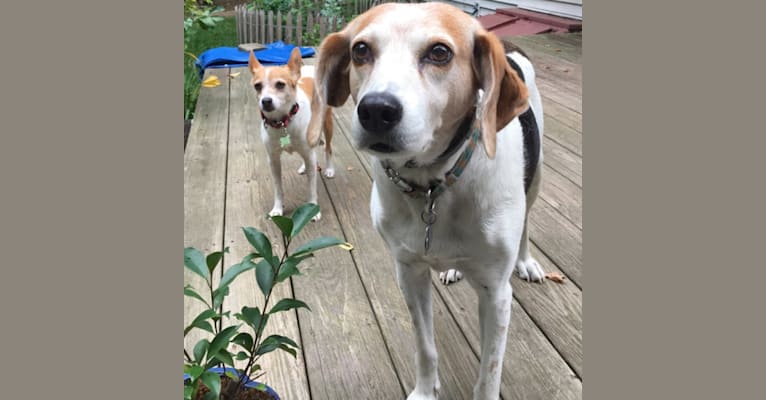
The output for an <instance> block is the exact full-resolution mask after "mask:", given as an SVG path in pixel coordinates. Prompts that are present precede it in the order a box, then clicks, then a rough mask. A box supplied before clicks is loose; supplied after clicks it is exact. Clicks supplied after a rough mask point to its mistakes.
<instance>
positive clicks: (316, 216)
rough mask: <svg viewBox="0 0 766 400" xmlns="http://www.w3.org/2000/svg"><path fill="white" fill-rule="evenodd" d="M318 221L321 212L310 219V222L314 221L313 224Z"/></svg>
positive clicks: (320, 217)
mask: <svg viewBox="0 0 766 400" xmlns="http://www.w3.org/2000/svg"><path fill="white" fill-rule="evenodd" d="M320 219H322V212H321V211H320V212H318V213H317V215H315V216H314V217H312V218H311V220H312V221H314V222H317V221H319V220H320Z"/></svg>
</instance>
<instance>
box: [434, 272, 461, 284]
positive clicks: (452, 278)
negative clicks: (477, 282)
mask: <svg viewBox="0 0 766 400" xmlns="http://www.w3.org/2000/svg"><path fill="white" fill-rule="evenodd" d="M461 279H463V273H462V272H460V271H458V270H456V269H448V270H447V271H445V272H439V280H440V281H441V283H443V284H445V285H449V284H450V283H455V282H457V281H459V280H461Z"/></svg>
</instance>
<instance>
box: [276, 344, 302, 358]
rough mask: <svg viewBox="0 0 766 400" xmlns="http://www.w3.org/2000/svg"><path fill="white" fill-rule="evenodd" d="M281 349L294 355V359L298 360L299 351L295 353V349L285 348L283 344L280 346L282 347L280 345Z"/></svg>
mask: <svg viewBox="0 0 766 400" xmlns="http://www.w3.org/2000/svg"><path fill="white" fill-rule="evenodd" d="M279 348H280V349H282V350H284V351H286V352H288V353H290V354H292V355H293V358H298V352H297V351H295V349H294V348H292V347H287V346H285V345H283V344H280V345H279Z"/></svg>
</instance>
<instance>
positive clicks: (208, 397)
mask: <svg viewBox="0 0 766 400" xmlns="http://www.w3.org/2000/svg"><path fill="white" fill-rule="evenodd" d="M218 399H219V397H218V396H216V395H215V393H213V392H207V393H205V395H204V396H202V400H218Z"/></svg>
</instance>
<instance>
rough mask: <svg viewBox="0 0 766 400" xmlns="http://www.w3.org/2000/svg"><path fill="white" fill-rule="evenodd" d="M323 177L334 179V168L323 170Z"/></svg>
mask: <svg viewBox="0 0 766 400" xmlns="http://www.w3.org/2000/svg"><path fill="white" fill-rule="evenodd" d="M324 176H326V177H328V178H335V168H333V167H327V168H325V170H324Z"/></svg>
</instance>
